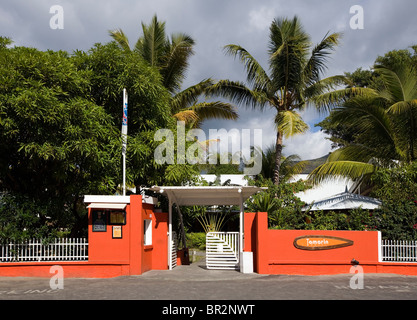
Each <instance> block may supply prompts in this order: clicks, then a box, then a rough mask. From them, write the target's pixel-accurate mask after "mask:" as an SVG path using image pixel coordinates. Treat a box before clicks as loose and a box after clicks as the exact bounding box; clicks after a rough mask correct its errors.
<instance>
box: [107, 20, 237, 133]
mask: <svg viewBox="0 0 417 320" xmlns="http://www.w3.org/2000/svg"><path fill="white" fill-rule="evenodd" d="M142 32H143V35H142V36H141V37H139V39H138V40H137V42H136V44H135V46H134V48H133V49H131V46H130V44H129V40H128V38H127V36H126V34H125V33H124V32H123V30H121V29H117V30H113V31H109V34H110V36H111V37H112V38H113V39H114V40H115V41H116V42H117V43H118V44H119V46H120V47H121V48H122V49H123V50H125V51H126V52H132V51H134V52H136V53H138V54H139V55H140V56H141V58H143V59H144V60H145V61H147V62H148V63H149V64H150V65H151V66H153V67H156V68H158V70H159V72H160V74H161V76H162V81H163V84H164V86H165V88H167V89H168V90H169V92H170V93H171V94H172V99H171V103H170V108H171V113H172V116H173V117H174V118H176V119H177V120H178V121H185V122H186V124H187V125H188V126H190V127H198V126H199V125H200V124H201V122H202V121H204V120H206V119H215V118H220V119H228V120H236V119H237V118H238V114H237V111H236V109H235V107H234V106H232V105H231V104H229V103H224V102H220V101H214V102H200V100H199V99H200V97H201V96H202V95H203V94H204V93H205V91H206V89H207V88H208V87H210V86H211V85H213V81H212V80H211V79H205V80H203V81H201V82H199V83H198V84H196V85H194V86H191V87H189V88H187V89H185V90H181V85H182V83H183V81H184V79H185V74H186V71H187V69H188V66H189V59H190V57H191V56H192V55H193V54H194V51H193V46H194V44H195V42H194V40H193V39H192V38H191V37H190V36H189V35H187V34H185V33H176V34H172V35H171V37H168V36H167V35H166V32H165V22H160V21H158V18H157V16H156V15H155V16H154V17H153V18H152V21H151V23H150V24H149V25H146V24H144V23H142Z"/></svg>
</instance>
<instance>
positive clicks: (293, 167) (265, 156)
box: [261, 145, 307, 181]
mask: <svg viewBox="0 0 417 320" xmlns="http://www.w3.org/2000/svg"><path fill="white" fill-rule="evenodd" d="M261 152H262V171H261V174H262V176H263V177H264V178H267V179H272V177H273V174H274V167H275V146H274V145H271V146H269V147H268V148H266V150H262V151H261ZM306 165H307V161H301V159H300V157H299V156H298V155H296V154H291V155H289V156H287V157H285V156H282V157H281V167H280V181H288V180H290V179H291V178H292V177H294V176H295V175H297V174H300V173H301V172H303V170H304V168H305V166H306Z"/></svg>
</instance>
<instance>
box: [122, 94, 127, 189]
mask: <svg viewBox="0 0 417 320" xmlns="http://www.w3.org/2000/svg"><path fill="white" fill-rule="evenodd" d="M122 140H123V147H122V156H123V195H124V196H125V195H126V147H127V92H126V89H123V119H122Z"/></svg>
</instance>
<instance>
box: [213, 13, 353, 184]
mask: <svg viewBox="0 0 417 320" xmlns="http://www.w3.org/2000/svg"><path fill="white" fill-rule="evenodd" d="M339 39H340V34H339V33H332V34H326V36H325V37H324V38H323V40H322V41H321V42H320V43H318V44H317V45H316V46H314V47H313V48H312V45H311V42H310V36H309V35H308V34H307V33H306V32H305V31H304V30H303V27H302V25H301V24H300V21H299V19H298V18H297V17H296V16H295V17H294V18H293V19H292V20H288V19H286V18H282V19H275V20H274V21H273V22H272V24H271V26H270V35H269V49H268V53H269V71H270V72H269V74H268V73H267V71H266V70H265V69H264V68H262V66H261V65H260V64H259V62H258V61H257V60H256V59H255V58H254V57H253V56H252V55H251V54H250V53H249V52H248V51H247V50H246V49H245V48H243V47H241V46H239V45H234V44H230V45H227V46H226V47H225V50H226V53H227V54H229V55H231V56H234V57H235V58H236V57H237V58H239V59H240V61H241V62H242V63H243V64H244V66H245V69H246V72H247V83H248V85H249V86H250V87H248V86H246V84H245V83H243V82H237V81H230V80H221V81H218V82H217V83H216V84H215V85H214V86H213V87H212V89H211V93H212V94H217V95H222V96H224V97H226V98H228V99H230V100H231V101H234V102H236V103H241V104H244V105H246V106H252V107H253V108H258V109H260V110H263V109H264V108H265V107H266V106H269V107H270V108H272V109H274V110H275V111H276V115H275V119H274V120H275V125H276V143H275V164H274V171H273V172H274V174H273V182H274V184H276V185H278V184H279V181H280V165H281V157H282V146H283V138H287V137H290V136H292V135H295V134H299V133H303V132H305V131H306V130H307V129H308V126H307V124H306V123H305V122H304V121H303V120H302V118H301V116H300V113H299V112H300V111H302V110H303V109H304V108H305V107H306V105H308V104H309V103H314V104H316V106H317V107H318V108H320V109H323V108H327V107H329V106H331V105H332V104H333V103H335V102H337V101H339V100H340V99H341V98H343V97H345V96H346V94H347V93H348V92H352V91H353V89H340V90H336V89H337V86H338V85H340V84H342V83H343V84H345V83H346V81H347V80H346V78H345V77H344V76H333V77H329V78H325V79H321V75H322V73H323V72H324V70H325V67H326V60H327V57H328V56H329V54H330V53H331V52H332V51H333V50H334V48H335V47H336V46H337V45H338V43H339Z"/></svg>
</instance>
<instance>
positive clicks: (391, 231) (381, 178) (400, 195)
mask: <svg viewBox="0 0 417 320" xmlns="http://www.w3.org/2000/svg"><path fill="white" fill-rule="evenodd" d="M372 182H373V184H374V185H375V187H374V190H373V195H374V196H376V197H378V198H379V199H381V200H382V206H381V208H380V209H379V210H376V211H375V212H374V213H373V215H372V218H373V222H372V224H371V225H370V226H371V227H372V228H374V229H376V230H380V231H381V233H382V237H383V238H384V239H389V240H416V239H417V198H416V194H417V163H416V162H413V163H411V164H407V165H404V166H402V167H398V168H391V169H386V168H383V169H380V170H378V172H376V173H375V174H374V175H373V176H372Z"/></svg>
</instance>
